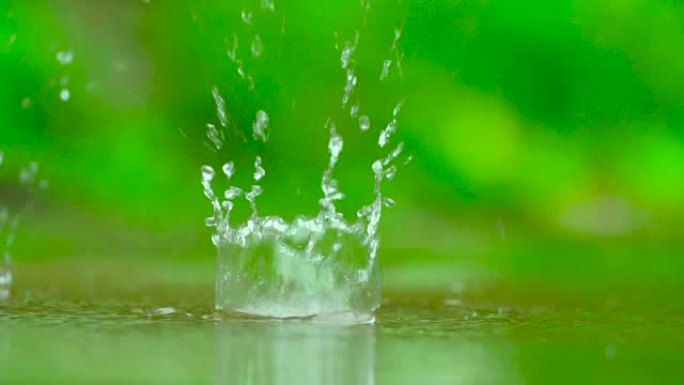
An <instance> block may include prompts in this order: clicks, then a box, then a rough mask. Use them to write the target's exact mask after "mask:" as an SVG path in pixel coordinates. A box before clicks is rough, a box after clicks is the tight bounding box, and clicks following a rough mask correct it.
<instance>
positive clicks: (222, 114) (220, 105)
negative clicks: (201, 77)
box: [211, 87, 228, 127]
mask: <svg viewBox="0 0 684 385" xmlns="http://www.w3.org/2000/svg"><path fill="white" fill-rule="evenodd" d="M211 95H212V96H213V97H214V102H215V103H216V117H217V118H218V120H219V123H221V126H223V127H226V125H228V114H226V101H225V100H223V97H221V94H220V93H219V89H218V87H214V88H212V90H211Z"/></svg>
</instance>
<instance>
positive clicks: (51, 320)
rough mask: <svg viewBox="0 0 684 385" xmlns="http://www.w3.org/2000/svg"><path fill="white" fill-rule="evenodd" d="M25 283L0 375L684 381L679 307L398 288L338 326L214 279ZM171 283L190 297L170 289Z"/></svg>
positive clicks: (25, 378) (7, 323) (1, 354)
mask: <svg viewBox="0 0 684 385" xmlns="http://www.w3.org/2000/svg"><path fill="white" fill-rule="evenodd" d="M55 276H59V273H56V275H55ZM28 281H29V282H28V283H26V284H25V285H24V286H20V287H18V288H17V290H16V292H15V293H14V296H13V298H12V300H10V301H9V302H6V303H4V304H2V305H0V383H45V382H49V383H65V384H66V383H70V384H73V383H112V384H113V383H146V384H149V383H164V384H168V383H196V384H197V383H211V384H490V383H501V384H523V383H524V384H537V383H539V384H547V383H556V384H557V383H615V384H618V383H619V384H636V383H672V384H676V383H681V382H682V379H684V377H683V375H682V372H681V367H682V364H684V358H683V357H682V348H684V316H683V315H684V312H682V311H680V309H679V308H678V307H675V306H670V307H668V306H665V305H662V306H661V305H653V304H651V305H650V306H645V305H636V304H634V306H631V305H630V304H629V303H622V304H621V305H620V306H616V305H615V304H614V303H611V302H602V301H595V302H593V303H592V304H590V305H589V304H587V305H581V301H579V302H580V304H579V305H578V304H577V303H572V304H570V303H568V302H567V301H556V302H554V300H553V296H549V297H547V298H545V299H543V300H538V301H535V300H530V299H529V298H528V299H522V298H521V299H520V300H519V301H516V300H510V299H502V297H501V296H496V295H487V294H480V295H478V296H477V298H475V297H469V296H468V295H467V293H462V294H458V295H456V294H454V293H445V292H408V291H401V290H396V289H393V290H390V292H388V293H387V294H386V295H385V302H384V305H383V307H382V308H381V310H380V311H379V312H378V313H377V322H376V323H375V325H357V326H339V325H338V326H336V325H312V324H308V323H302V322H291V321H290V322H275V321H267V320H261V321H254V320H252V321H247V320H238V319H226V317H225V316H223V315H221V314H219V313H216V312H214V311H213V309H212V306H211V303H210V302H209V300H210V299H211V291H210V289H211V288H210V286H200V287H199V288H197V287H196V288H195V289H194V291H193V289H188V287H187V285H184V284H180V283H177V282H175V283H173V282H170V283H168V285H167V286H164V289H163V290H161V289H157V290H155V289H154V288H153V287H149V288H148V289H149V290H145V291H143V289H142V288H137V289H136V288H131V289H130V290H129V291H128V292H125V291H122V292H121V295H120V298H118V299H117V295H116V292H117V290H116V289H115V288H111V291H110V292H107V291H106V290H104V289H101V290H100V292H99V294H97V295H89V294H88V291H87V290H81V291H80V293H81V294H73V292H63V293H62V294H60V292H59V291H55V290H48V291H45V290H43V291H41V290H40V289H36V288H34V287H31V284H30V279H29V280H28ZM71 284H74V283H73V282H72V283H71ZM35 286H36V287H37V286H39V285H37V284H36V285H35ZM174 287H176V288H177V290H178V292H181V291H182V292H183V293H184V296H183V297H181V298H179V297H177V296H174V295H173V293H174ZM31 289H35V290H31ZM77 292H78V291H77ZM65 293H71V294H65ZM597 303H598V304H599V305H597Z"/></svg>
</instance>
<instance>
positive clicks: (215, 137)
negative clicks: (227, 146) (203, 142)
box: [207, 123, 223, 150]
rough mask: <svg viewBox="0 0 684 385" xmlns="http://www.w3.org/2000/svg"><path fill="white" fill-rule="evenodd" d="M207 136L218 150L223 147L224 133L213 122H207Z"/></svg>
mask: <svg viewBox="0 0 684 385" xmlns="http://www.w3.org/2000/svg"><path fill="white" fill-rule="evenodd" d="M207 138H209V140H210V141H211V143H212V144H213V145H214V148H215V149H216V150H220V149H221V147H223V133H222V132H221V131H219V130H218V129H217V128H216V126H214V125H213V124H211V123H209V124H207Z"/></svg>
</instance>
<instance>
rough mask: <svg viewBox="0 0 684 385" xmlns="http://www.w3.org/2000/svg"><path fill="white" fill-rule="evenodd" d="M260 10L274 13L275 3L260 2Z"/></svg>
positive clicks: (264, 0) (265, 0)
mask: <svg viewBox="0 0 684 385" xmlns="http://www.w3.org/2000/svg"><path fill="white" fill-rule="evenodd" d="M261 8H262V9H265V10H267V11H271V12H273V11H275V3H274V2H273V0H261Z"/></svg>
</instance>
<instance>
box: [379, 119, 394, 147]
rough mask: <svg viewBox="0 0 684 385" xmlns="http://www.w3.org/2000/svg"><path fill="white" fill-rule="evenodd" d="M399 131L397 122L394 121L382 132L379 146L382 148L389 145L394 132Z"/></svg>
mask: <svg viewBox="0 0 684 385" xmlns="http://www.w3.org/2000/svg"><path fill="white" fill-rule="evenodd" d="M396 130H397V120H396V119H392V121H391V122H389V124H388V125H387V127H386V128H385V129H384V130H382V132H381V133H380V137H378V145H379V146H380V147H385V146H386V145H387V143H389V140H390V137H391V136H392V134H394V132H395V131H396Z"/></svg>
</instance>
